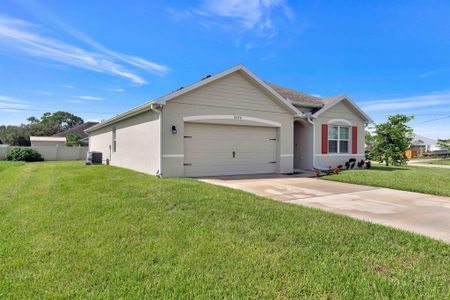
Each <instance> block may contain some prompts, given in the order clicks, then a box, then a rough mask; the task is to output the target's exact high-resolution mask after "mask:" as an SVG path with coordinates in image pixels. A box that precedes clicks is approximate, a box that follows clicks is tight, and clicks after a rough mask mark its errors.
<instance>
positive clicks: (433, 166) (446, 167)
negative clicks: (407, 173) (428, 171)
mask: <svg viewBox="0 0 450 300" xmlns="http://www.w3.org/2000/svg"><path fill="white" fill-rule="evenodd" d="M408 166H411V167H421V168H438V169H450V166H449V165H431V164H416V163H408Z"/></svg>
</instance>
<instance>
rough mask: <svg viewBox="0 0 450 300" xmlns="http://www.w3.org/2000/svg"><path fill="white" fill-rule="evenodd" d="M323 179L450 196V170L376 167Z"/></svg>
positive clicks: (345, 172) (344, 172)
mask: <svg viewBox="0 0 450 300" xmlns="http://www.w3.org/2000/svg"><path fill="white" fill-rule="evenodd" d="M322 178H323V179H326V180H333V181H340V182H348V183H355V184H362V185H371V186H379V187H386V188H391V189H396V190H404V191H411V192H419V193H426V194H433V195H440V196H450V169H438V168H423V167H384V166H377V165H375V166H373V167H372V168H371V169H368V170H357V169H355V170H350V171H343V172H342V173H341V174H339V175H333V176H326V177H322ZM449 201H450V200H449Z"/></svg>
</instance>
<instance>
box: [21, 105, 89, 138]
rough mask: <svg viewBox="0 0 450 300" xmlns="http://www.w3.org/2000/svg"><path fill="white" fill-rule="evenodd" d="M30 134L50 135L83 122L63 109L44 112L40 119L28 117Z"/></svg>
mask: <svg viewBox="0 0 450 300" xmlns="http://www.w3.org/2000/svg"><path fill="white" fill-rule="evenodd" d="M28 122H29V124H28V125H29V128H30V134H31V135H36V136H51V135H54V134H56V133H58V132H61V131H64V130H67V129H70V128H72V127H75V126H77V125H80V124H83V122H84V121H83V119H82V118H80V117H78V116H76V115H74V114H71V113H69V112H65V111H57V112H55V113H49V112H46V113H44V114H43V115H42V117H41V118H40V119H37V118H35V117H30V118H28Z"/></svg>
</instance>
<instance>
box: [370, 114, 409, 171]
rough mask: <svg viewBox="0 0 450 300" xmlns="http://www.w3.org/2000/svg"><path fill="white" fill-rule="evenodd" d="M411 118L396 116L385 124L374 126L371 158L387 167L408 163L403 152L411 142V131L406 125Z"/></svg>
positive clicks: (391, 117)
mask: <svg viewBox="0 0 450 300" xmlns="http://www.w3.org/2000/svg"><path fill="white" fill-rule="evenodd" d="M413 118H414V117H413V116H406V115H401V114H397V115H395V116H390V117H389V118H388V121H387V122H386V123H381V124H378V125H376V126H375V136H374V145H373V148H372V157H373V158H374V159H375V160H377V161H379V162H381V163H382V162H384V163H385V164H386V166H389V165H403V164H405V163H406V162H407V161H408V158H407V157H406V155H405V151H406V150H407V149H408V148H409V147H410V145H411V142H412V140H413V129H412V128H411V127H409V126H408V125H406V124H407V123H408V122H409V121H411V120H412V119H413Z"/></svg>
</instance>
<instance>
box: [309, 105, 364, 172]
mask: <svg viewBox="0 0 450 300" xmlns="http://www.w3.org/2000/svg"><path fill="white" fill-rule="evenodd" d="M343 120H345V121H346V122H345V121H343ZM364 122H365V121H364V119H363V118H362V117H361V115H360V114H359V113H358V112H357V111H356V110H355V109H354V108H353V107H352V106H351V104H349V103H348V102H347V101H346V100H344V101H342V102H340V103H338V104H336V105H335V106H334V107H332V108H330V109H329V110H327V111H325V112H324V113H322V114H321V115H320V116H319V117H318V118H317V119H315V120H314V130H315V136H316V138H315V151H314V152H315V167H316V168H328V167H330V166H332V167H333V166H337V165H343V164H344V163H345V162H346V161H348V160H349V159H350V158H352V157H354V158H356V159H363V158H364V138H365V136H364V130H365V123H364ZM322 124H329V125H345V126H357V127H358V148H357V149H358V153H357V154H351V151H352V130H351V129H350V142H349V152H350V153H348V154H321V153H322V128H321V125H322ZM349 124H350V125H349Z"/></svg>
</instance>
